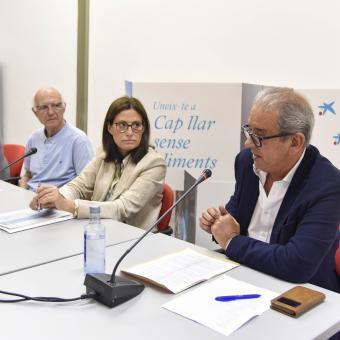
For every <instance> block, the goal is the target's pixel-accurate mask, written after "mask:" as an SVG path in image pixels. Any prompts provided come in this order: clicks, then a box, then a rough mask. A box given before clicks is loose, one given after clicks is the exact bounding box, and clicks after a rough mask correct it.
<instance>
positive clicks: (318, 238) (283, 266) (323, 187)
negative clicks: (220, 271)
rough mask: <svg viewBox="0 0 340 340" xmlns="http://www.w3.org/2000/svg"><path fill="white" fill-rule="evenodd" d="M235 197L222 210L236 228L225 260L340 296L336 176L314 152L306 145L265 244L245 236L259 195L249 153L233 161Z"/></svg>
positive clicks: (339, 178)
mask: <svg viewBox="0 0 340 340" xmlns="http://www.w3.org/2000/svg"><path fill="white" fill-rule="evenodd" d="M235 177H236V185H235V192H234V194H233V196H232V197H231V198H230V201H229V202H228V203H227V204H226V209H227V210H228V211H229V212H230V213H231V215H233V217H234V218H235V219H236V220H237V221H238V222H239V223H240V230H241V232H240V235H238V236H236V237H234V238H233V239H232V240H231V242H230V243H229V246H228V248H227V250H226V255H227V256H228V257H229V258H231V259H233V260H235V261H237V262H240V263H242V264H244V265H246V266H248V267H251V268H254V269H256V270H259V271H262V272H264V273H267V274H269V275H272V276H275V277H278V278H280V279H283V280H286V281H291V282H297V283H302V282H310V283H312V284H315V285H318V286H321V287H324V288H327V289H330V290H333V291H336V292H340V277H338V276H337V274H336V272H335V251H336V248H337V247H338V244H339V242H338V237H339V236H338V226H339V222H340V171H339V170H338V169H337V168H336V167H334V166H333V165H332V164H331V163H330V162H329V161H328V160H327V159H326V158H325V157H323V156H321V155H320V153H319V151H318V149H317V148H315V147H314V146H311V145H310V146H308V147H307V149H306V152H305V155H304V157H303V159H302V161H301V163H300V165H299V167H298V168H297V170H296V172H295V175H294V177H293V179H292V181H291V183H290V185H289V187H288V190H287V193H286V195H285V196H284V199H283V201H282V204H281V207H280V209H279V211H278V214H277V217H276V219H275V222H274V226H273V231H272V234H271V238H270V243H265V242H262V241H258V240H255V239H252V238H250V237H248V236H247V235H248V227H249V223H250V220H251V217H252V215H253V211H254V209H255V205H256V202H257V198H258V195H259V179H258V177H257V176H256V175H255V173H254V171H253V159H252V154H251V152H250V150H248V149H247V150H243V151H241V152H240V153H239V154H238V155H237V157H236V160H235Z"/></svg>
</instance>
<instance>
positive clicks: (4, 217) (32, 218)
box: [0, 209, 73, 233]
mask: <svg viewBox="0 0 340 340" xmlns="http://www.w3.org/2000/svg"><path fill="white" fill-rule="evenodd" d="M71 218H73V215H72V214H70V213H68V212H66V211H61V210H55V209H43V210H41V211H36V210H31V209H23V210H15V211H11V212H7V213H2V214H0V229H2V230H5V231H7V232H8V233H16V232H18V231H22V230H26V229H31V228H37V227H41V226H43V225H47V224H51V223H56V222H59V221H64V220H69V219H71Z"/></svg>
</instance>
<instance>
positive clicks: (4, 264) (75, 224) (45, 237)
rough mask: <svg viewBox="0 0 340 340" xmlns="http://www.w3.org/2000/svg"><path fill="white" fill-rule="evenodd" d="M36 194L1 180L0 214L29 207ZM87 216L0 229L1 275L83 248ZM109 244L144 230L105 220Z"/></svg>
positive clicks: (46, 261) (60, 257)
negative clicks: (12, 229) (12, 230)
mask: <svg viewBox="0 0 340 340" xmlns="http://www.w3.org/2000/svg"><path fill="white" fill-rule="evenodd" d="M33 195H34V193H33V192H31V191H29V190H25V189H22V188H19V187H17V186H15V185H12V184H9V183H6V182H4V181H0V202H1V205H0V213H4V212H7V211H13V210H20V209H26V208H28V205H29V202H30V201H31V199H32V197H33ZM87 223H88V219H80V220H77V219H71V220H67V221H62V222H57V223H53V224H49V225H46V226H43V227H39V228H34V229H29V230H25V231H21V232H17V233H13V234H9V233H7V232H5V231H3V230H0V258H1V261H0V275H3V274H6V273H10V272H14V271H17V270H21V269H24V268H29V267H33V266H36V265H40V264H43V263H48V262H51V261H55V260H60V259H62V258H67V257H69V256H74V255H78V254H82V253H83V250H84V236H83V233H84V226H85V224H87ZM102 223H103V224H104V225H105V226H106V245H107V246H110V245H114V244H119V243H121V242H126V241H130V240H134V239H136V238H137V237H139V236H140V235H142V233H143V232H144V231H143V230H141V229H139V228H135V227H131V226H127V225H126V224H124V223H121V222H117V221H113V220H111V219H103V220H102Z"/></svg>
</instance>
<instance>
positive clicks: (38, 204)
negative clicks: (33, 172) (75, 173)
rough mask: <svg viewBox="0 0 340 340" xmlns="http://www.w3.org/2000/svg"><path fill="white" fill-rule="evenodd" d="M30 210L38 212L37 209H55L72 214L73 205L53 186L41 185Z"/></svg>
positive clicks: (71, 201)
mask: <svg viewBox="0 0 340 340" xmlns="http://www.w3.org/2000/svg"><path fill="white" fill-rule="evenodd" d="M30 208H31V209H33V210H38V209H39V208H41V209H43V208H56V209H58V210H64V211H68V212H70V213H72V214H74V211H75V203H74V201H73V200H68V199H66V198H65V197H64V196H62V195H61V194H60V192H59V189H58V188H57V187H55V186H53V185H42V186H40V187H39V188H38V189H37V195H36V196H34V197H33V199H32V201H31V203H30Z"/></svg>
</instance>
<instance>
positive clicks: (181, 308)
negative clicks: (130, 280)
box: [162, 275, 278, 337]
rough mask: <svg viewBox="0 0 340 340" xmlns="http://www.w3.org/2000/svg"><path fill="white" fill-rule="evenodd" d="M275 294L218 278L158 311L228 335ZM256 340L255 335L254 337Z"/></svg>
mask: <svg viewBox="0 0 340 340" xmlns="http://www.w3.org/2000/svg"><path fill="white" fill-rule="evenodd" d="M245 294H260V295H261V296H260V297H259V298H256V299H240V300H234V301H229V302H221V301H216V300H215V297H217V296H230V295H245ZM277 295H278V293H276V292H272V291H270V290H267V289H264V288H260V287H256V286H254V285H252V284H249V283H246V282H243V281H240V280H236V279H233V278H231V277H228V276H227V275H222V276H220V277H218V278H216V279H214V280H210V281H209V282H206V283H204V284H202V285H200V286H199V287H197V288H194V289H192V290H190V291H188V292H185V293H183V294H182V295H180V296H178V297H175V298H174V299H173V300H171V301H170V302H167V303H166V304H164V305H163V306H162V307H163V308H166V309H168V310H170V311H172V312H174V313H177V314H179V315H182V316H184V317H186V318H188V319H190V320H193V321H196V322H198V323H200V324H202V325H204V326H207V327H209V328H211V329H213V330H215V331H217V332H219V333H222V334H224V335H229V334H231V333H232V332H234V331H235V330H236V329H238V328H239V327H241V326H242V325H243V324H245V323H246V322H247V321H249V320H250V319H252V318H253V317H255V316H257V315H260V314H262V313H263V312H265V311H266V310H267V309H269V307H270V301H271V300H272V299H273V298H274V297H276V296H277ZM254 337H256V335H254Z"/></svg>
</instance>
